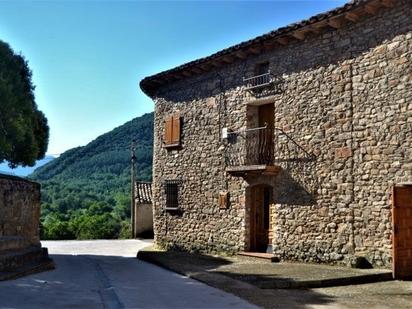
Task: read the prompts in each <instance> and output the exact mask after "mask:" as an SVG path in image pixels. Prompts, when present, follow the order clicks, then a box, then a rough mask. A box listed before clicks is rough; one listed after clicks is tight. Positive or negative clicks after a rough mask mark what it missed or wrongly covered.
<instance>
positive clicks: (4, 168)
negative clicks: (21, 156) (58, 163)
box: [0, 155, 56, 177]
mask: <svg viewBox="0 0 412 309" xmlns="http://www.w3.org/2000/svg"><path fill="white" fill-rule="evenodd" d="M55 158H56V157H55V156H50V155H46V156H45V157H44V158H43V159H41V160H38V161H37V162H36V165H34V166H25V167H23V166H18V167H16V168H10V167H9V166H8V164H7V163H1V164H0V173H4V174H10V175H16V176H20V177H25V176H27V175H30V174H31V173H33V172H34V170H35V169H37V168H39V167H41V166H43V165H45V164H47V163H49V162H50V161H52V160H54V159H55Z"/></svg>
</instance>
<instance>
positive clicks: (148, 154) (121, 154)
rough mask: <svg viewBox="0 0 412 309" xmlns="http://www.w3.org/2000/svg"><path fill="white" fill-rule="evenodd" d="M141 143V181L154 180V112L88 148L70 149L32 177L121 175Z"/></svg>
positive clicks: (127, 123) (102, 136) (127, 124)
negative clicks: (132, 147) (133, 145)
mask: <svg viewBox="0 0 412 309" xmlns="http://www.w3.org/2000/svg"><path fill="white" fill-rule="evenodd" d="M133 139H136V140H137V141H138V149H137V167H138V170H139V171H140V172H141V173H140V178H142V180H150V179H151V167H152V156H153V113H148V114H145V115H143V116H141V117H137V118H135V119H133V120H131V121H129V122H126V123H125V124H123V125H121V126H119V127H117V128H114V129H113V130H112V131H110V132H107V133H105V134H103V135H100V136H99V137H97V138H96V139H95V140H93V141H91V142H90V143H89V144H87V145H86V146H81V147H76V148H72V149H69V150H67V151H65V152H64V153H62V154H61V155H60V156H59V157H58V158H56V159H55V160H53V161H52V162H49V163H48V164H45V165H43V166H41V167H40V168H38V169H36V170H35V171H34V173H33V174H31V175H30V178H32V179H35V180H39V181H44V180H52V179H60V178H66V179H67V178H72V177H74V178H76V179H77V178H79V177H90V176H91V175H93V173H96V172H105V173H110V174H114V175H121V174H122V173H123V172H124V170H125V169H126V170H127V171H126V172H127V173H129V171H130V145H131V142H132V140H133Z"/></svg>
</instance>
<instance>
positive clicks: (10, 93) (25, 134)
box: [0, 41, 49, 167]
mask: <svg viewBox="0 0 412 309" xmlns="http://www.w3.org/2000/svg"><path fill="white" fill-rule="evenodd" d="M31 77H32V72H31V71H30V68H29V66H28V63H27V61H26V60H25V59H24V57H23V56H21V55H17V54H15V53H14V51H13V50H12V49H11V48H10V46H9V45H8V44H7V43H5V42H2V41H0V163H1V162H3V161H8V162H9V165H10V167H16V166H17V165H22V166H27V165H28V166H33V165H34V164H35V162H36V160H39V159H42V158H43V157H44V155H45V153H46V151H47V145H48V141H49V127H48V125H47V119H46V117H45V116H44V114H43V113H42V112H41V111H39V110H38V108H37V105H36V102H35V97H34V86H33V84H32V81H31Z"/></svg>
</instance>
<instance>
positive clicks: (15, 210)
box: [0, 174, 40, 246]
mask: <svg viewBox="0 0 412 309" xmlns="http://www.w3.org/2000/svg"><path fill="white" fill-rule="evenodd" d="M39 220H40V184H38V183H35V182H31V181H28V180H25V179H23V178H19V177H15V176H9V175H3V174H0V238H2V237H11V236H14V237H22V238H24V240H25V241H26V242H27V244H28V245H35V246H39V245H40V237H39V222H40V221H39Z"/></svg>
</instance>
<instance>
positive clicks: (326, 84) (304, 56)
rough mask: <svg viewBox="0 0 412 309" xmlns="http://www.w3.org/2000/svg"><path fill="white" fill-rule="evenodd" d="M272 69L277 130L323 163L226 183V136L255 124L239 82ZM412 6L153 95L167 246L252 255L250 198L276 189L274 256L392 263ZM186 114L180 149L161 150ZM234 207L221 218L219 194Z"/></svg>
mask: <svg viewBox="0 0 412 309" xmlns="http://www.w3.org/2000/svg"><path fill="white" fill-rule="evenodd" d="M263 61H269V62H270V71H271V72H272V73H273V75H274V76H275V77H276V79H277V80H278V86H277V87H276V89H272V91H270V89H269V91H268V93H261V94H259V95H258V97H261V98H262V97H263V98H269V99H270V100H269V101H270V102H273V103H274V104H275V114H274V117H275V126H276V127H278V128H281V129H282V130H283V131H285V132H286V133H287V134H288V135H289V136H290V137H291V138H292V139H293V140H294V141H295V142H296V143H298V144H299V145H301V146H302V147H303V148H304V149H305V150H306V151H307V152H309V153H311V154H313V155H314V156H315V159H314V160H312V161H310V162H303V163H302V162H299V161H296V162H293V160H292V161H290V162H285V163H282V164H281V165H282V167H283V171H282V172H281V173H280V174H279V175H278V176H277V177H267V176H265V177H262V178H260V179H257V178H253V179H246V180H243V179H241V178H238V177H231V176H229V175H227V174H226V172H225V170H226V162H225V156H226V154H227V147H228V146H227V144H225V142H223V141H222V139H221V131H222V128H224V127H227V128H229V129H230V130H232V131H236V130H239V129H241V128H246V127H248V126H253V125H252V123H253V121H254V119H253V118H252V117H251V116H250V115H251V112H250V110H251V109H253V108H252V107H250V106H248V103H253V102H254V101H255V100H256V99H257V98H256V94H253V93H250V92H247V91H245V90H244V87H243V84H242V78H243V77H244V76H245V77H248V76H253V75H254V74H253V72H254V68H255V65H256V64H257V63H261V62H263ZM411 62H412V3H411V2H410V1H408V0H400V1H398V2H397V4H396V6H395V7H394V8H391V9H384V10H380V11H379V13H378V14H377V15H375V16H369V17H367V18H364V19H363V20H361V21H359V22H357V23H354V24H348V25H346V26H344V27H342V28H340V29H336V30H333V29H331V30H329V31H327V32H324V33H322V34H319V35H311V36H308V37H307V38H305V40H304V41H295V42H291V43H289V44H288V45H287V46H282V47H278V48H275V49H274V50H273V51H270V52H267V53H263V54H260V55H259V56H253V57H252V56H250V57H248V58H247V59H246V60H244V61H239V62H235V63H233V64H228V65H227V66H224V67H222V68H220V69H216V70H215V71H212V72H209V73H204V74H202V75H199V76H195V77H190V78H186V79H184V80H180V81H176V82H174V83H170V84H169V85H167V86H163V87H162V89H161V91H160V92H159V93H158V94H157V96H156V98H155V102H156V108H155V141H154V147H155V148H154V149H155V151H154V182H153V183H154V186H153V197H154V198H153V200H154V222H155V223H154V224H155V226H154V230H155V240H156V242H157V243H158V244H159V245H161V246H163V247H167V248H172V247H173V248H178V249H184V250H196V251H208V252H216V251H228V252H236V251H239V250H246V249H247V248H248V237H249V235H248V220H249V219H248V207H247V192H248V188H250V186H253V185H254V184H258V183H268V184H271V185H272V186H273V188H274V194H273V195H274V204H273V205H272V216H273V217H272V225H273V228H274V237H273V250H274V253H275V254H276V255H278V256H280V257H281V258H283V259H291V260H300V261H308V262H327V263H336V262H338V263H339V262H345V261H346V260H347V259H348V258H350V257H351V256H353V255H362V256H365V257H366V258H367V259H368V260H369V261H370V262H371V263H372V264H374V265H378V266H389V265H390V261H391V238H390V237H391V213H390V203H389V197H390V196H389V194H390V188H391V185H392V184H394V183H400V182H407V181H412V162H411V158H412V151H411V149H412V63H411ZM176 111H179V112H180V115H181V116H182V119H183V123H182V145H181V147H180V148H178V149H173V150H167V149H165V148H163V147H162V137H163V130H164V120H165V117H166V116H168V115H170V114H172V113H173V112H176ZM248 115H249V119H248ZM167 179H180V180H181V181H182V183H181V185H180V187H179V203H180V207H179V211H176V212H168V211H165V194H164V189H163V186H162V184H163V181H164V180H167ZM221 191H227V192H229V196H230V205H229V207H228V208H227V209H221V208H219V205H218V196H219V192H221Z"/></svg>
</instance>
